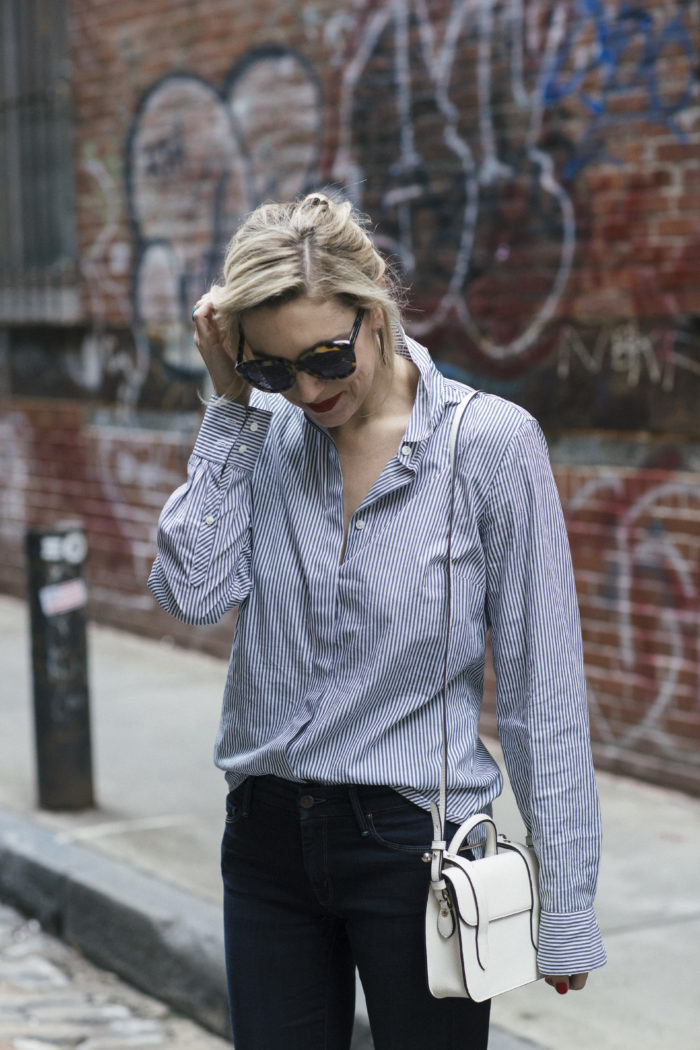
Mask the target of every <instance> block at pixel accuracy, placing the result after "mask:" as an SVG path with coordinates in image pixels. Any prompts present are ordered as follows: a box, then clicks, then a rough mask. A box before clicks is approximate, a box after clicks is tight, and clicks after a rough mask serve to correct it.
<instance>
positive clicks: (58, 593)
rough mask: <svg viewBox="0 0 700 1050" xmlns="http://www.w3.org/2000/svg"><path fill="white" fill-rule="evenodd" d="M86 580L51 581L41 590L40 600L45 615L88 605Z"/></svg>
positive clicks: (54, 614)
mask: <svg viewBox="0 0 700 1050" xmlns="http://www.w3.org/2000/svg"><path fill="white" fill-rule="evenodd" d="M87 598H88V595H87V585H86V583H85V580H83V579H80V578H78V579H76V580H66V581H65V583H50V584H48V585H47V586H46V587H42V588H41V589H40V590H39V602H40V604H41V611H42V612H43V614H44V616H60V615H61V613H67V612H73V610H74V609H82V607H83V606H84V605H87Z"/></svg>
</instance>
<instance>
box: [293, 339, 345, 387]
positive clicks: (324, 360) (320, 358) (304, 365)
mask: <svg viewBox="0 0 700 1050" xmlns="http://www.w3.org/2000/svg"><path fill="white" fill-rule="evenodd" d="M355 364H356V361H355V351H354V350H353V348H352V347H351V346H319V347H316V349H315V350H314V351H313V352H312V353H310V354H307V355H305V356H304V357H303V358H302V360H301V361H300V362H299V364H298V367H299V368H301V369H303V370H304V372H308V373H309V375H312V376H315V377H316V378H318V379H344V378H345V377H346V376H349V375H352V373H353V372H354V371H355Z"/></svg>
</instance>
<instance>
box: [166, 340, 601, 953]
mask: <svg viewBox="0 0 700 1050" xmlns="http://www.w3.org/2000/svg"><path fill="white" fill-rule="evenodd" d="M401 352H403V353H404V354H406V355H407V356H410V358H411V359H412V360H413V361H414V363H415V364H416V366H417V367H418V369H419V372H420V381H419V384H418V391H417V395H416V400H415V404H414V406H413V410H412V412H411V416H410V419H409V422H408V426H407V428H406V431H405V434H404V437H403V440H402V441H401V443H400V445H399V448H398V451H397V454H396V456H395V457H394V458H393V459H392V460H391V461H390V462H389V463H387V465H386V467H385V468H384V471H383V472H382V474H381V476H380V477H379V479H378V480H377V482H376V483H375V484H374V486H373V487H372V489H371V490H370V492H369V493H368V494H367V496H366V497H365V499H364V500H363V502H362V504H361V505H360V507H359V508H358V509H357V511H356V512H355V513H354V515H353V517H352V519H351V521H350V527H349V534H348V538H347V547H346V551H345V556H344V558H343V561H342V563H341V561H340V552H341V549H342V544H343V533H344V517H343V482H342V476H341V468H340V461H339V457H338V453H337V450H336V448H335V445H334V444H333V441H332V440H331V438H330V436H329V435H328V434H327V433H326V431H325V430H324V429H323V428H322V427H319V426H317V425H316V424H314V423H312V422H311V421H310V420H309V419H307V417H306V416H305V415H304V414H303V412H302V411H301V410H300V409H299V408H297V407H295V406H293V405H291V404H290V403H289V402H287V401H286V400H285V399H284V398H282V397H280V396H279V395H266V394H262V393H260V392H258V391H254V392H253V395H252V398H251V405H250V407H249V408H247V409H246V408H244V407H242V406H240V405H237V404H234V403H231V402H227V401H223V400H221V399H218V400H217V399H214V400H213V401H212V402H211V403H210V405H209V406H208V408H207V411H206V414H205V416H204V420H203V423H202V427H201V430H200V432H199V436H198V438H197V442H196V445H195V448H194V451H193V454H192V457H191V460H190V463H189V471H188V481H187V482H186V484H184V485H183V486H182V487H181V488H179V489H178V490H177V491H176V492H175V493H173V495H172V496H171V497H170V499H169V500H168V502H167V504H166V506H165V508H164V510H163V513H162V515H161V519H160V523H159V529H158V556H157V559H156V562H155V565H154V567H153V571H152V573H151V577H150V580H149V586H150V587H151V589H152V591H153V593H154V594H155V596H156V598H157V599H158V601H159V602H160V604H161V605H162V606H163V608H164V609H166V610H167V611H168V612H169V613H171V614H172V615H174V616H176V617H178V618H180V619H182V620H185V621H186V622H188V623H213V622H215V621H217V620H218V619H219V618H220V617H221V616H222V615H223V613H225V612H226V611H227V610H230V609H232V608H234V607H238V608H239V612H238V620H237V624H236V632H235V638H234V642H233V650H232V654H231V661H230V665H229V671H228V676H227V681H226V688H225V694H224V701H223V710H222V717H221V725H220V729H219V733H218V737H217V741H216V762H217V764H218V765H219V766H220V767H221V768H222V769H223V770H225V771H226V777H227V781H228V784H229V786H230V787H231V788H234V787H235V786H236V785H237V784H239V783H240V782H241V781H242V780H243V779H244V778H245V777H247V776H250V775H262V774H274V775H276V776H279V777H284V778H287V779H289V780H297V781H306V780H309V781H325V782H331V783H351V784H381V785H386V786H389V787H392V788H395V789H396V790H397V791H399V792H400V793H401V794H402V795H404V796H405V797H406V798H408V799H410V800H412V801H413V802H415V803H417V804H418V805H419V806H422V807H424V808H427V807H428V803H429V802H430V801H434V800H436V799H437V793H438V783H439V776H440V748H441V718H440V704H441V687H442V675H443V657H444V638H445V629H446V617H447V604H446V576H447V567H446V546H447V544H446V541H447V536H446V523H447V513H448V496H449V483H450V470H449V453H448V442H449V434H450V427H451V423H452V418H453V414H454V410H453V408H451V406H454V405H456V404H457V403H458V402H459V401H460V400H461V399H462V398H463V396H464V393H465V388H464V387H462V386H460V384H458V383H455V382H452V381H450V380H447V379H445V378H444V377H443V376H442V375H441V373H440V372H439V371H438V370H437V369H436V367H435V366H434V364H433V362H432V361H431V359H430V356H429V354H428V352H427V351H426V350H425V349H424V348H423V347H422V346H420V345H419V344H418V343H416V342H414V341H413V340H410V339H407V340H406V344H405V348H404V349H403V350H402V351H401ZM457 462H458V468H457V470H458V474H457V491H456V504H455V528H454V534H453V541H452V542H453V565H454V582H453V588H454V591H453V594H454V609H453V620H452V638H451V651H450V662H449V691H448V734H449V735H448V740H449V755H450V770H449V784H448V817H449V819H451V820H455V821H462V820H464V819H465V818H466V817H467V816H469V815H471V814H473V813H475V812H478V811H480V810H482V809H483V808H484V807H485V806H488V804H489V803H490V802H491V801H492V800H493V799H494V798H495V797H496V796H497V795H498V794H499V792H500V790H501V788H502V779H501V775H500V772H499V770H498V766H497V765H496V763H495V761H494V760H493V759H492V758H491V756H490V755H489V753H488V751H487V750H486V748H485V747H484V745H483V744H482V743H481V741H480V740H479V737H478V735H477V729H478V722H479V713H480V709H481V702H482V690H483V678H484V658H485V647H486V635H487V630H488V629H489V628H490V629H491V643H492V650H493V658H494V665H495V670H496V677H497V699H498V719H499V730H500V736H501V743H502V746H503V751H504V755H505V760H506V765H507V769H508V773H509V776H510V779H511V782H512V787H513V790H514V792H515V796H516V798H517V801H518V805H519V807H520V810H521V813H522V816H523V819H524V821H525V824H526V825H527V827H528V828H529V829H530V830H531V832H532V835H533V840H534V843H535V848H536V850H537V853H538V856H539V859H540V868H541V903H542V918H541V926H540V953H539V960H540V968H541V969H542V971H543V972H545V973H561V974H568V973H578V972H583V971H586V970H590V969H594V968H595V967H597V966H602V965H603V963H604V961H605V953H604V949H603V947H602V944H601V939H600V933H599V931H598V927H597V924H596V920H595V917H594V914H593V911H592V903H593V896H594V892H595V886H596V880H597V871H598V858H599V840H600V816H599V808H598V797H597V792H596V787H595V782H594V776H593V769H592V763H591V756H590V744H589V733H588V712H587V705H586V690H585V678H584V673H583V659H582V649H581V633H580V625H579V618H578V608H577V601H576V590H575V586H574V580H573V574H572V569H571V559H570V554H569V546H568V540H567V535H566V529H565V525H564V521H563V517H562V512H561V505H560V502H559V497H558V494H557V491H556V488H555V484H554V479H553V477H552V472H551V469H550V466H549V460H548V456H547V450H546V445H545V442H544V439H543V437H542V434H541V431H540V430H539V427H538V426H537V424H536V422H535V421H534V420H533V419H532V417H531V416H530V415H528V413H527V412H525V411H524V410H523V409H521V408H518V407H517V406H516V405H513V404H511V403H509V402H507V401H504V400H502V399H500V398H498V397H494V396H492V395H487V394H483V393H482V394H480V395H479V396H478V397H477V398H476V399H475V400H474V401H473V402H472V404H471V405H470V406H469V409H468V410H467V415H466V417H465V419H464V422H463V425H462V428H461V432H460V444H459V447H458V450H457Z"/></svg>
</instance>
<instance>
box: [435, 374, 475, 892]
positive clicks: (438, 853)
mask: <svg viewBox="0 0 700 1050" xmlns="http://www.w3.org/2000/svg"><path fill="white" fill-rule="evenodd" d="M478 393H479V391H478V390H470V391H469V393H468V394H467V395H466V397H464V398H463V399H462V400H461V401H460V403H459V404H458V405H457V409H456V411H455V414H454V418H453V420H452V429H451V431H450V443H449V453H450V496H449V510H448V518H447V629H446V631H445V650H444V656H443V672H442V758H441V763H440V792H439V801H438V805H437V806H436V805H435V803H434V802H431V804H430V812H431V814H432V818H433V843H432V846H431V850H432V862H431V870H430V881H431V883H432V886H433V889H434V890H435V891H436V892H438V893H440V892H441V891H442V890H443V889H444V888H445V883H444V880H443V878H442V858H443V854H444V852H445V850H446V849H447V843H446V841H445V824H446V820H447V673H448V662H449V657H450V634H451V631H452V595H453V586H452V531H453V521H454V504H455V476H456V461H457V441H458V438H459V431H460V427H461V425H462V420H463V418H464V413H465V412H466V410H467V408H468V406H469V404H470V402H471V401H472V399H473V398H474V397H476V395H477V394H478Z"/></svg>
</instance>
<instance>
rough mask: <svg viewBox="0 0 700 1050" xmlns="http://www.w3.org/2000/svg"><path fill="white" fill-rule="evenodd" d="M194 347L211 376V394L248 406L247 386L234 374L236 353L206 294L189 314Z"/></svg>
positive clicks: (248, 387) (207, 293) (240, 377)
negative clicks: (192, 327)
mask: <svg viewBox="0 0 700 1050" xmlns="http://www.w3.org/2000/svg"><path fill="white" fill-rule="evenodd" d="M192 321H193V322H194V344H195V346H196V347H197V349H198V350H199V353H200V354H201V356H202V360H203V361H204V364H205V365H206V366H207V371H208V373H209V375H210V376H211V381H212V383H213V385H214V391H215V393H217V394H218V395H219V396H221V397H225V398H228V400H229V401H237V402H238V403H239V404H241V405H247V404H248V399H249V397H250V386H249V385H248V383H246V381H245V380H244V379H243V378H242V376H240V375H239V374H238V372H237V371H236V354H235V351H234V350H233V349H232V348H231V347H230V346H229V345H228V343H227V342H226V340H225V338H224V336H223V335H222V333H221V329H220V327H219V324H218V322H217V319H216V310H215V309H214V304H213V302H212V301H211V296H210V295H209V292H206V293H205V294H204V295H203V296H202V297H201V298H200V299H198V300H197V303H196V304H195V307H194V310H193V311H192Z"/></svg>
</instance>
